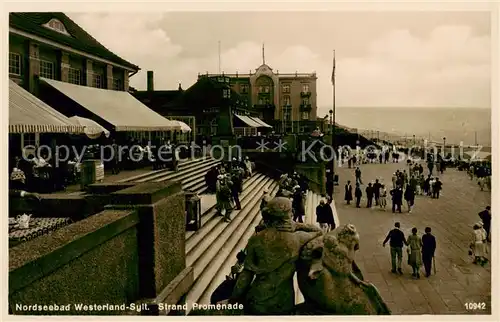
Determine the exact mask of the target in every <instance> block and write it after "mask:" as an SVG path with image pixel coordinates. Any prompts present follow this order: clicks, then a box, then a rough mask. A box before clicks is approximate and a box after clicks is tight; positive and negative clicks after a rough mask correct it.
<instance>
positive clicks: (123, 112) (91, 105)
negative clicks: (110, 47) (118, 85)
mask: <svg viewBox="0 0 500 322" xmlns="http://www.w3.org/2000/svg"><path fill="white" fill-rule="evenodd" d="M40 79H41V80H42V81H43V82H45V83H46V84H48V85H50V86H51V87H53V88H54V89H56V90H57V91H59V92H60V93H62V94H63V95H64V96H66V97H67V98H69V99H70V100H72V101H73V102H75V103H77V104H78V105H80V106H82V107H83V108H85V109H86V110H88V111H89V112H91V113H92V114H94V115H96V116H98V117H99V118H101V119H102V120H104V121H105V122H107V123H109V124H111V125H112V126H113V129H114V130H115V131H117V132H125V131H127V132H133V131H149V132H150V131H175V130H177V131H179V130H181V126H180V125H179V124H178V123H176V122H173V121H170V120H168V119H166V118H164V117H163V116H161V115H160V114H158V113H156V112H154V111H153V110H151V109H150V108H148V107H147V106H146V105H144V104H142V103H141V102H140V101H138V100H137V99H135V98H134V97H133V96H132V95H130V94H129V93H128V92H124V91H113V90H107V89H100V88H94V87H89V86H79V85H73V84H70V83H64V82H59V81H55V80H52V79H46V78H40Z"/></svg>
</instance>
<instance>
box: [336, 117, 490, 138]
mask: <svg viewBox="0 0 500 322" xmlns="http://www.w3.org/2000/svg"><path fill="white" fill-rule="evenodd" d="M335 114H336V117H335V118H336V120H335V121H336V123H338V124H340V125H342V126H346V127H349V128H352V129H356V130H357V131H358V133H360V134H362V135H365V136H369V137H372V138H377V136H378V138H379V139H384V138H385V139H394V137H398V138H401V139H403V140H404V139H405V138H406V140H413V136H414V135H415V138H416V140H423V139H427V140H429V141H432V142H439V143H442V142H443V138H446V144H447V145H448V144H454V145H455V144H456V145H459V144H460V142H462V143H463V144H464V145H475V144H478V145H482V146H483V147H491V109H490V108H428V107H426V108H415V107H401V108H398V107H336V113H335ZM377 131H378V132H377Z"/></svg>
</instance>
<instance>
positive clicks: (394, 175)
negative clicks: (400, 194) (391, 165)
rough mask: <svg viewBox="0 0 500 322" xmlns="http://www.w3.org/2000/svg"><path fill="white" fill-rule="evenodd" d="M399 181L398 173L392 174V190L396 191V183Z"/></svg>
mask: <svg viewBox="0 0 500 322" xmlns="http://www.w3.org/2000/svg"><path fill="white" fill-rule="evenodd" d="M397 180H398V176H397V173H396V172H394V173H393V174H392V188H393V189H394V188H396V181H397Z"/></svg>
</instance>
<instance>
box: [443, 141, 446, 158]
mask: <svg viewBox="0 0 500 322" xmlns="http://www.w3.org/2000/svg"><path fill="white" fill-rule="evenodd" d="M445 148H446V137H444V138H443V159H444V158H445V152H444V150H445Z"/></svg>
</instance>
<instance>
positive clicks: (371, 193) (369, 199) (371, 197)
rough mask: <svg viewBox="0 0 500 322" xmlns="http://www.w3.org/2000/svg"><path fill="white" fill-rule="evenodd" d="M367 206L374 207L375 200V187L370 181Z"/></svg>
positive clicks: (367, 190)
mask: <svg viewBox="0 0 500 322" xmlns="http://www.w3.org/2000/svg"><path fill="white" fill-rule="evenodd" d="M365 191H366V208H371V207H372V202H373V194H374V191H373V187H372V183H371V182H370V183H368V187H366V190H365Z"/></svg>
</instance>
